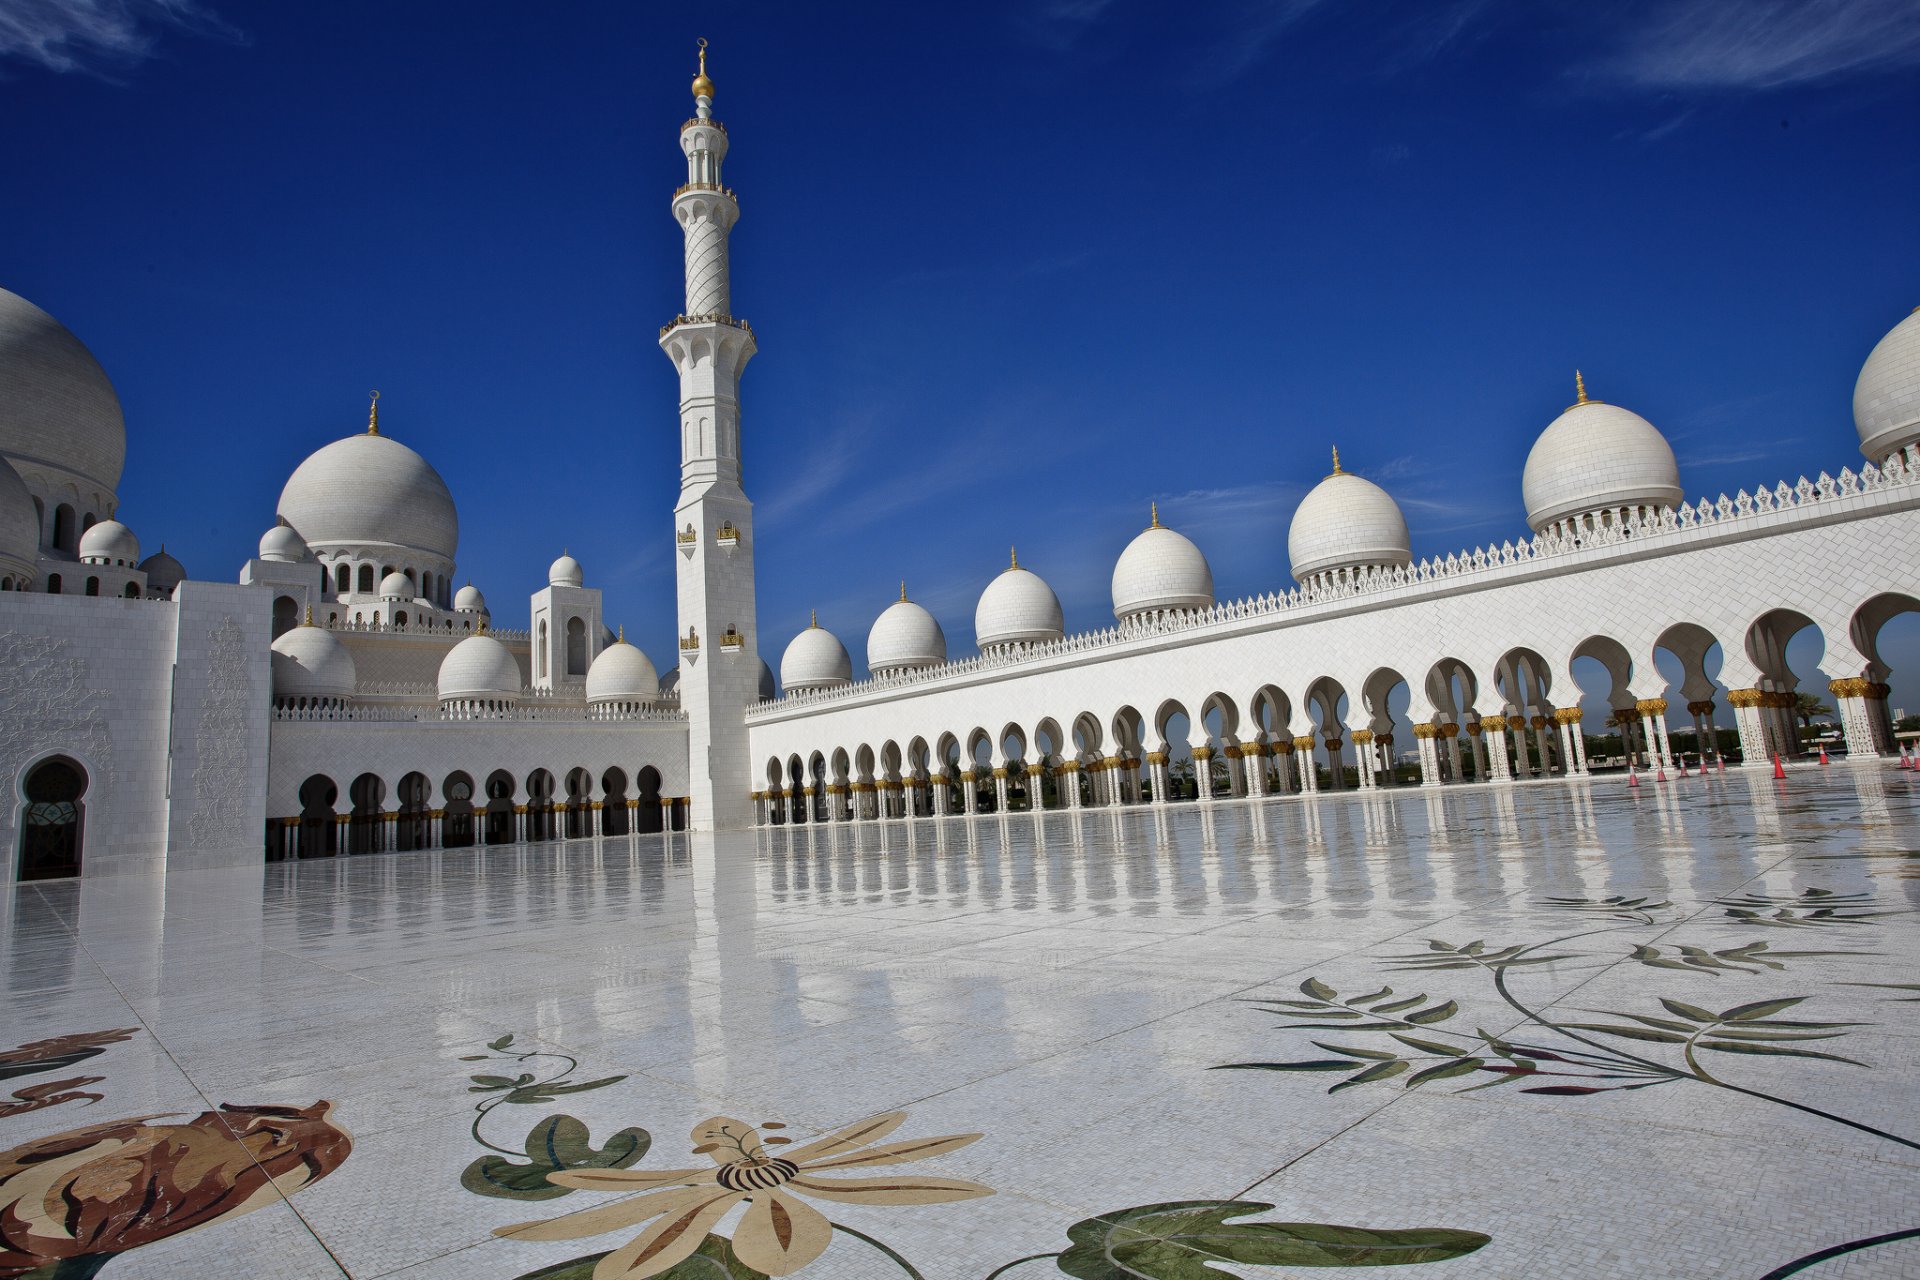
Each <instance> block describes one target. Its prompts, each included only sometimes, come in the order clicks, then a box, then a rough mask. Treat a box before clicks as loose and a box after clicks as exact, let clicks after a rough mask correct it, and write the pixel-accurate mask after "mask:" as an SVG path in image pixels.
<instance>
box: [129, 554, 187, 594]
mask: <svg viewBox="0 0 1920 1280" xmlns="http://www.w3.org/2000/svg"><path fill="white" fill-rule="evenodd" d="M140 572H142V573H144V574H146V575H147V590H149V591H159V592H162V593H164V594H166V595H172V594H173V589H174V588H175V587H177V586H179V585H180V584H181V583H183V582H185V581H186V580H187V567H186V566H185V565H183V564H181V563H180V562H179V561H178V560H175V559H174V558H173V557H172V556H170V555H168V554H167V549H166V548H165V547H164V546H163V547H161V548H160V549H159V550H158V551H156V552H154V553H153V554H152V555H150V556H148V557H147V558H146V559H145V560H142V561H141V562H140Z"/></svg>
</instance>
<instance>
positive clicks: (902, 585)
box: [900, 578, 907, 604]
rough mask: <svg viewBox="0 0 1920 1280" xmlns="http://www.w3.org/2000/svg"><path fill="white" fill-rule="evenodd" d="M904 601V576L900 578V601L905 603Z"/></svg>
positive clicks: (905, 596)
mask: <svg viewBox="0 0 1920 1280" xmlns="http://www.w3.org/2000/svg"><path fill="white" fill-rule="evenodd" d="M906 602H907V580H906V579H905V578H902V579H900V603H901V604H905V603H906Z"/></svg>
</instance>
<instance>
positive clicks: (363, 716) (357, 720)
mask: <svg viewBox="0 0 1920 1280" xmlns="http://www.w3.org/2000/svg"><path fill="white" fill-rule="evenodd" d="M272 714H273V719H274V720H276V721H282V722H303V723H318V722H323V721H332V722H338V723H341V724H399V723H407V724H441V723H446V722H450V721H461V720H496V721H517V722H520V723H536V724H584V723H587V722H589V721H592V722H595V723H602V722H607V721H619V722H623V723H655V724H685V723H686V720H687V713H686V712H684V711H682V710H680V709H679V708H678V707H662V706H619V705H614V706H605V705H603V706H597V707H588V706H586V705H585V704H583V703H578V702H575V703H572V704H569V705H561V706H552V705H546V704H543V703H541V702H539V701H536V700H528V701H525V702H522V703H520V704H519V705H509V704H506V703H501V702H487V701H485V700H483V699H466V700H461V701H456V702H451V703H445V704H442V703H438V702H435V703H433V704H431V705H417V704H395V703H387V704H380V703H373V704H362V703H350V704H347V705H344V706H331V707H313V706H306V707H295V706H287V707H281V706H276V707H274V708H273V713H272Z"/></svg>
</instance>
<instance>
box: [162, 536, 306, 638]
mask: <svg viewBox="0 0 1920 1280" xmlns="http://www.w3.org/2000/svg"><path fill="white" fill-rule="evenodd" d="M164 549H165V548H162V550H164ZM300 625H301V626H303V627H311V626H316V625H318V624H316V623H315V622H314V620H313V601H311V600H309V601H307V620H306V621H305V622H303V623H301V624H300Z"/></svg>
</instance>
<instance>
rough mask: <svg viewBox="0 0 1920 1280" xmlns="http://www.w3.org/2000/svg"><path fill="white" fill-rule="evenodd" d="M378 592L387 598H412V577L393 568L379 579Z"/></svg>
mask: <svg viewBox="0 0 1920 1280" xmlns="http://www.w3.org/2000/svg"><path fill="white" fill-rule="evenodd" d="M380 594H381V596H382V597H383V598H385V599H388V600H411V599H413V579H412V578H409V577H408V576H407V575H406V574H404V573H401V572H400V571H399V570H398V569H395V570H394V571H393V572H392V573H390V574H388V575H387V576H386V577H384V578H382V579H380Z"/></svg>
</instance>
